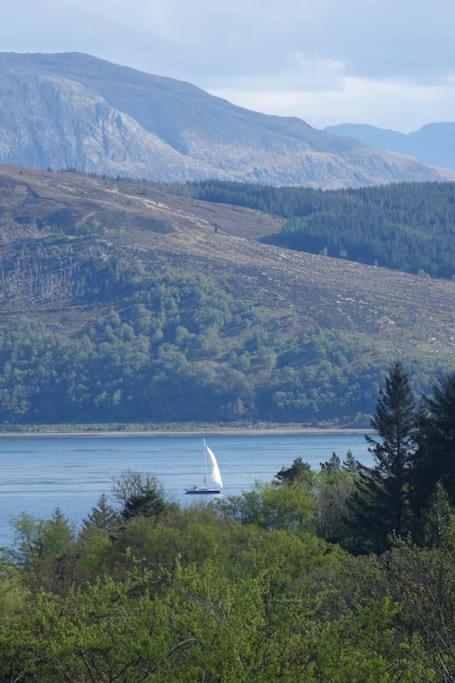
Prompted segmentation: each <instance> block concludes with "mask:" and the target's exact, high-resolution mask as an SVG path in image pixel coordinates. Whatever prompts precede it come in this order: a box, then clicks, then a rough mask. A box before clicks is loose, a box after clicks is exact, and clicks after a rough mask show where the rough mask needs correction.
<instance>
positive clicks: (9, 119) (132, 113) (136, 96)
mask: <svg viewBox="0 0 455 683" xmlns="http://www.w3.org/2000/svg"><path fill="white" fill-rule="evenodd" d="M0 161H1V162H4V163H12V164H23V165H28V166H35V167H40V168H47V167H51V168H56V169H59V168H76V169H79V170H83V171H89V172H96V173H98V174H103V173H104V174H108V175H111V176H116V175H117V174H119V175H122V176H132V177H144V178H149V179H157V180H178V181H180V180H189V179H201V178H219V179H229V180H242V181H251V182H261V183H269V184H275V185H283V184H290V185H308V186H316V187H324V188H336V187H346V186H361V185H372V184H382V183H386V182H396V181H426V180H440V179H447V178H452V179H453V178H454V177H455V175H453V174H450V173H449V172H448V171H447V172H446V171H441V170H437V169H434V168H429V167H427V166H425V165H423V164H422V163H420V162H418V161H417V160H415V159H411V158H408V157H404V156H400V155H398V154H393V153H389V152H383V151H378V150H375V149H372V148H371V147H368V146H366V145H364V144H363V143H361V142H359V141H357V140H353V139H348V138H340V137H337V136H334V135H331V134H329V133H327V132H324V131H320V130H316V129H314V128H312V127H311V126H309V125H308V124H306V123H305V122H304V121H302V120H300V119H297V118H284V117H277V116H267V115H264V114H260V113H256V112H252V111H248V110H247V109H243V108H241V107H237V106H234V105H232V104H230V103H229V102H227V101H225V100H222V99H220V98H217V97H213V96H211V95H209V94H208V93H206V92H204V91H203V90H201V89H199V88H197V87H195V86H193V85H190V84H188V83H184V82H180V81H176V80H173V79H170V78H163V77H159V76H152V75H149V74H145V73H141V72H139V71H135V70H133V69H129V68H125V67H121V66H117V65H114V64H111V63H109V62H106V61H103V60H100V59H96V58H94V57H90V56H87V55H83V54H77V53H68V54H53V55H48V54H24V55H22V54H14V53H1V54H0Z"/></svg>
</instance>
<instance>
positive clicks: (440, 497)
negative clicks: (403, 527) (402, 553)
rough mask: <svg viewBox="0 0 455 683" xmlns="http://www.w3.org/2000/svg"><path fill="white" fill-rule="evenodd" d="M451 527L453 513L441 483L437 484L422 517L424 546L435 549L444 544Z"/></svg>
mask: <svg viewBox="0 0 455 683" xmlns="http://www.w3.org/2000/svg"><path fill="white" fill-rule="evenodd" d="M452 526H453V513H452V510H451V507H450V503H449V496H448V495H447V491H446V490H445V488H444V486H443V485H442V484H441V482H438V483H437V484H436V487H435V490H434V492H433V495H432V496H431V498H430V503H429V505H428V508H427V509H426V510H425V513H424V515H423V528H424V541H425V545H426V546H429V547H430V548H435V547H440V546H442V545H443V544H445V543H446V542H447V540H448V536H449V535H450V531H451V527H452Z"/></svg>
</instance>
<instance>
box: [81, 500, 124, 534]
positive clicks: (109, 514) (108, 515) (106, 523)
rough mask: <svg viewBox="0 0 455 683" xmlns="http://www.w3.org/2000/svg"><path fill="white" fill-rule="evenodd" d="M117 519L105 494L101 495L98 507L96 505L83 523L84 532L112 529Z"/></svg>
mask: <svg viewBox="0 0 455 683" xmlns="http://www.w3.org/2000/svg"><path fill="white" fill-rule="evenodd" d="M116 519H117V514H116V512H115V510H114V508H113V507H112V505H110V504H109V500H108V497H107V496H106V494H105V493H103V494H101V496H100V497H99V499H98V502H97V504H96V505H94V506H93V507H92V509H91V511H90V512H89V514H88V515H87V518H86V519H84V521H83V527H84V530H85V529H88V528H95V529H100V530H107V529H111V528H112V527H113V525H114V523H115V521H116Z"/></svg>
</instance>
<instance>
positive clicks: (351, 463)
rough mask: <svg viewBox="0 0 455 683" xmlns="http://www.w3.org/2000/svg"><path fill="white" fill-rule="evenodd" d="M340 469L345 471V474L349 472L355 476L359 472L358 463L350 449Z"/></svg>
mask: <svg viewBox="0 0 455 683" xmlns="http://www.w3.org/2000/svg"><path fill="white" fill-rule="evenodd" d="M342 469H343V470H345V472H351V474H355V473H356V472H358V471H359V470H360V463H359V461H358V460H356V459H355V458H354V454H353V452H352V451H351V449H349V450H348V452H347V453H346V457H345V459H344V460H343V465H342Z"/></svg>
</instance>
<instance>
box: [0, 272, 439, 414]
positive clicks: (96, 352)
mask: <svg viewBox="0 0 455 683" xmlns="http://www.w3.org/2000/svg"><path fill="white" fill-rule="evenodd" d="M96 264H97V261H91V262H90V270H89V271H88V272H89V273H90V277H89V276H88V275H87V279H83V277H82V276H83V274H84V271H83V270H82V269H80V268H79V269H78V283H79V285H78V286H79V287H80V292H81V295H82V296H83V298H82V301H86V300H87V299H86V298H84V297H85V296H86V293H87V296H88V300H90V299H91V298H92V297H95V299H96V301H98V302H102V301H103V299H105V300H107V301H108V302H109V301H112V300H114V301H115V300H117V299H118V298H120V301H121V305H117V308H116V309H114V308H112V309H111V310H110V311H109V310H108V312H107V313H105V314H104V315H102V316H101V317H99V318H95V319H93V320H91V321H90V323H89V324H88V325H87V326H86V327H85V328H83V329H82V330H80V331H77V332H75V333H73V334H72V335H70V334H68V333H65V331H63V330H54V329H52V327H50V326H49V325H47V326H46V325H44V324H42V323H39V322H37V321H30V320H24V319H20V320H18V321H17V322H12V323H10V324H9V325H8V326H3V327H0V420H1V421H2V422H4V423H7V422H9V423H31V422H32V423H33V422H35V423H43V422H44V423H46V422H47V423H49V422H51V423H53V422H56V423H57V422H70V423H71V422H73V423H77V422H103V421H107V422H115V421H132V422H140V421H155V422H160V421H161V422H164V421H195V420H199V421H210V420H212V421H220V420H221V421H223V420H251V419H259V420H277V421H308V422H310V423H311V422H314V421H316V422H317V421H324V420H329V421H336V420H339V419H343V418H344V419H347V420H350V421H351V422H352V421H354V422H355V421H356V420H360V421H362V420H363V421H364V420H365V415H366V414H367V411H368V409H369V408H370V407H371V406H372V405H373V401H374V395H375V391H376V390H377V386H378V383H379V381H380V376H381V369H382V368H384V367H385V366H386V364H387V362H388V360H389V354H388V353H387V351H385V350H384V349H383V348H382V347H381V345H380V344H378V345H377V347H376V348H374V347H373V348H372V347H369V348H366V347H365V353H364V355H363V357H362V359H360V358H359V355H358V354H359V344H358V343H356V342H355V340H352V339H351V338H350V337H348V336H344V335H343V334H339V333H336V332H330V331H327V330H326V331H323V330H320V329H317V328H309V329H308V331H307V332H306V333H305V334H301V333H300V331H298V328H297V327H296V322H295V320H293V319H292V317H289V316H288V317H287V318H286V319H285V320H279V319H278V320H275V319H273V318H271V317H270V315H269V313H268V311H267V310H266V309H261V308H258V307H252V306H251V305H249V304H247V303H246V302H242V301H241V300H238V299H236V298H234V297H233V296H232V295H230V294H229V293H227V292H226V291H224V290H222V289H221V288H220V287H219V286H218V285H217V284H216V283H215V282H213V281H212V280H211V279H210V278H207V277H204V276H202V275H193V276H189V275H181V274H179V273H178V272H177V271H169V272H168V273H160V274H158V273H146V272H143V271H142V270H141V269H140V268H137V267H134V266H133V265H131V264H125V263H122V262H119V263H117V265H115V266H114V265H112V264H111V265H106V264H102V263H101V264H99V266H97V265H96ZM97 268H99V273H98V275H99V277H96V274H95V273H96V270H97ZM84 287H85V288H84ZM430 367H431V366H430ZM428 377H429V367H428V368H427V369H425V368H423V367H422V368H421V369H420V377H419V380H420V382H421V384H422V385H425V384H428Z"/></svg>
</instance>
